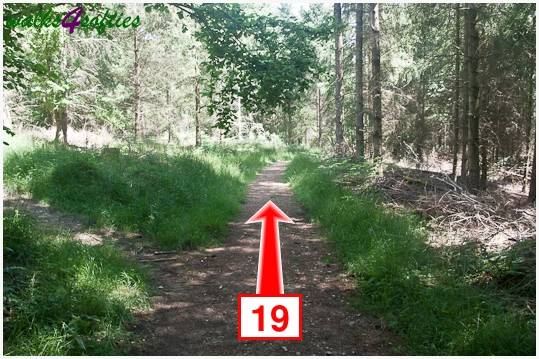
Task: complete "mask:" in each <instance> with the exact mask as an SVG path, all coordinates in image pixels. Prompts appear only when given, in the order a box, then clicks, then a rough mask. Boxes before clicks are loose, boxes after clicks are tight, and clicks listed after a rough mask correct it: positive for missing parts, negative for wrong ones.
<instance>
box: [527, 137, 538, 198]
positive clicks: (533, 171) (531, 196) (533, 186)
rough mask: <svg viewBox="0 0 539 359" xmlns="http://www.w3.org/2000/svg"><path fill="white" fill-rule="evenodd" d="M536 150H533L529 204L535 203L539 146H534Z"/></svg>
mask: <svg viewBox="0 0 539 359" xmlns="http://www.w3.org/2000/svg"><path fill="white" fill-rule="evenodd" d="M533 147H534V149H533V165H532V178H531V181H530V193H529V195H528V202H530V203H533V202H535V174H536V172H535V165H536V162H537V158H536V155H537V148H536V147H537V146H536V145H535V146H533Z"/></svg>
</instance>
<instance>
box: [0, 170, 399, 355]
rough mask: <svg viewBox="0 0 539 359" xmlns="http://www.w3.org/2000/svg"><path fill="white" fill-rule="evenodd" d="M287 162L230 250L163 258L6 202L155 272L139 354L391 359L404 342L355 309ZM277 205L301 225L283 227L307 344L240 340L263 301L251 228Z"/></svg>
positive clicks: (256, 229)
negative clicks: (249, 314) (245, 299)
mask: <svg viewBox="0 0 539 359" xmlns="http://www.w3.org/2000/svg"><path fill="white" fill-rule="evenodd" d="M285 168H286V162H278V163H275V164H273V165H271V166H269V167H267V168H266V169H265V170H264V171H263V172H262V173H260V174H259V176H258V177H257V179H256V181H255V182H253V183H251V185H250V186H249V190H248V193H247V197H246V200H245V203H244V205H243V209H242V211H241V213H240V215H239V216H238V218H236V221H235V222H232V223H231V224H230V230H229V234H228V236H227V238H226V239H225V241H224V245H223V247H217V248H210V249H204V250H200V251H189V252H181V253H179V254H178V253H176V252H160V251H159V250H158V249H156V248H154V246H153V245H152V244H151V243H149V242H148V241H145V240H144V239H143V238H142V236H140V235H139V234H137V233H121V232H117V231H113V230H106V229H105V230H95V229H91V228H89V227H88V225H87V224H85V222H86V223H87V222H88V221H87V220H85V219H84V218H82V217H75V216H70V215H66V214H62V213H60V212H58V211H56V210H54V209H52V208H50V207H49V206H47V205H46V204H40V203H36V202H35V201H33V200H31V199H29V198H24V197H19V196H6V197H5V198H4V208H5V209H7V208H22V209H24V210H25V211H28V212H30V213H31V214H33V215H34V216H35V217H36V218H37V219H38V220H39V221H40V222H42V223H43V224H45V225H49V226H52V227H60V228H63V229H65V230H67V231H69V232H71V233H72V234H73V238H74V239H75V240H79V241H81V242H83V243H85V244H88V245H100V244H101V243H103V242H113V243H116V244H118V245H119V246H120V247H121V248H122V249H123V250H124V251H125V252H126V253H127V254H128V255H130V256H132V257H135V258H137V259H138V260H139V261H140V262H142V263H144V265H147V266H149V269H150V273H151V277H152V285H153V286H154V287H155V291H154V293H155V295H154V297H153V298H152V305H151V309H149V310H147V311H144V312H140V313H137V314H136V320H135V323H133V324H131V327H130V329H131V330H132V331H133V332H135V334H136V335H135V339H134V340H133V342H132V343H131V346H130V348H131V349H130V354H132V355H313V354H316V355H391V354H400V353H399V352H397V350H398V349H396V348H397V347H398V345H397V343H398V340H397V339H396V338H395V336H393V335H391V334H390V333H388V331H387V330H385V329H384V324H383V322H382V321H380V320H378V319H375V318H373V317H371V316H368V315H365V314H362V313H358V312H357V310H355V309H353V308H351V307H350V306H349V305H348V302H349V300H350V299H351V297H352V296H353V295H354V293H357V288H356V285H355V280H354V279H353V278H351V277H349V276H348V275H346V274H345V273H344V270H343V268H342V267H340V266H339V265H338V264H336V261H335V256H334V254H333V253H332V251H331V250H330V248H329V247H328V245H327V243H326V242H325V241H324V240H323V239H322V236H321V233H320V230H319V229H318V228H317V226H316V225H314V224H312V223H309V221H308V220H307V219H306V215H305V213H304V211H303V209H302V207H301V206H300V205H299V204H298V203H297V202H296V201H295V199H294V198H293V194H292V191H291V189H290V188H289V186H288V185H287V184H286V183H285V181H284V180H283V173H284V170H285ZM268 200H272V201H273V202H274V203H275V204H277V205H278V206H279V207H280V208H281V209H282V210H283V211H284V212H285V213H286V214H287V215H288V216H289V217H290V218H291V219H292V220H293V221H294V224H284V223H281V224H280V234H281V254H282V262H283V275H284V285H285V293H301V294H303V341H301V342H297V341H249V342H239V341H238V340H237V339H236V338H237V313H236V308H237V295H238V293H255V288H256V274H257V265H258V249H259V239H260V223H257V224H249V225H247V224H244V223H245V221H246V220H247V219H248V218H249V217H250V216H251V215H252V214H254V213H255V212H256V211H257V210H258V209H259V208H260V207H261V206H262V205H263V204H265V203H266V202H267V201H268Z"/></svg>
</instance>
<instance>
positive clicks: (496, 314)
mask: <svg viewBox="0 0 539 359" xmlns="http://www.w3.org/2000/svg"><path fill="white" fill-rule="evenodd" d="M338 167H339V166H338V165H335V164H333V165H332V164H329V163H327V162H326V163H322V162H321V161H319V160H318V159H316V158H314V157H311V156H309V155H298V156H297V157H296V158H295V159H294V160H293V161H292V163H291V165H290V166H289V168H288V171H287V176H288V178H289V181H290V183H291V184H292V187H293V189H294V191H295V193H296V195H297V196H298V198H299V199H300V201H301V202H302V203H303V204H304V205H305V206H306V207H307V208H308V210H309V212H310V214H311V215H312V217H313V218H314V219H316V220H317V221H318V222H319V223H320V224H321V226H322V228H323V229H324V230H325V232H326V233H327V237H328V239H329V240H330V241H331V243H333V245H334V246H335V248H336V251H337V253H338V254H339V257H340V258H341V260H342V261H343V263H344V264H345V265H346V266H347V268H348V270H349V271H350V272H351V273H353V274H354V275H355V276H356V278H357V280H358V282H359V291H360V295H358V299H357V303H356V304H357V305H358V306H359V307H360V308H362V309H366V310H370V311H372V312H374V313H377V314H378V315H380V316H381V317H383V318H384V319H385V321H386V322H387V324H388V325H389V327H390V328H391V329H393V330H394V331H396V332H397V333H399V334H400V335H402V336H403V338H404V340H405V344H406V346H407V350H408V351H409V352H410V353H412V354H423V355H425V354H428V355H436V354H438V355H457V354H458V355H534V354H535V312H534V311H533V313H532V312H531V311H530V310H529V309H527V308H526V305H523V304H522V303H523V297H526V296H531V297H532V298H528V299H531V300H530V301H529V302H531V303H534V299H533V298H535V267H533V268H531V269H528V272H529V273H527V274H526V278H520V279H519V281H518V283H520V284H522V283H524V285H523V286H520V287H518V286H517V285H516V284H518V283H517V282H515V283H516V284H515V285H513V286H510V288H503V287H500V286H499V285H494V284H492V283H495V282H496V281H491V282H489V284H482V282H481V280H480V279H481V277H483V274H485V273H489V275H492V276H497V277H498V278H503V277H504V276H506V275H508V274H510V273H511V271H512V268H514V264H515V258H517V257H518V256H515V255H514V254H515V253H513V252H512V251H509V252H506V253H502V254H500V255H498V258H497V259H496V258H485V257H482V256H481V255H480V254H478V253H477V252H476V251H474V250H473V249H472V248H468V249H466V248H464V249H463V248H460V249H445V250H443V251H440V250H436V249H433V248H431V247H429V246H428V245H427V244H426V242H425V240H426V236H427V229H426V228H425V226H424V224H423V223H422V221H421V220H420V219H419V218H417V217H415V216H414V215H412V214H407V213H404V214H403V213H395V212H393V211H389V210H386V209H384V208H383V207H382V206H380V205H379V203H378V201H379V200H378V197H377V195H376V194H375V193H372V192H370V191H368V190H367V191H364V193H362V194H353V193H351V192H350V191H348V190H345V189H343V188H341V187H339V186H338V185H337V184H335V182H334V178H335V173H336V172H337V171H339V168H338ZM355 170H357V171H358V173H363V174H364V175H365V176H368V173H369V169H368V168H367V166H366V167H361V166H356V168H355ZM532 245H533V246H535V243H533V244H532ZM498 283H499V282H498ZM520 284H519V285H520ZM517 287H518V288H519V289H518V291H517V292H516V293H515V292H514V291H512V290H511V289H515V288H517ZM524 299H525V298H524Z"/></svg>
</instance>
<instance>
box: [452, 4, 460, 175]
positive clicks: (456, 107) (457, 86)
mask: <svg viewBox="0 0 539 359" xmlns="http://www.w3.org/2000/svg"><path fill="white" fill-rule="evenodd" d="M453 102H454V103H453V106H454V109H453V171H452V174H453V178H454V179H456V178H457V163H458V152H459V131H460V128H459V127H460V126H459V104H460V4H455V96H454V98H453Z"/></svg>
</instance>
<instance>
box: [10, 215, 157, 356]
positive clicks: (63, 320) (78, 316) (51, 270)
mask: <svg viewBox="0 0 539 359" xmlns="http://www.w3.org/2000/svg"><path fill="white" fill-rule="evenodd" d="M3 225H4V232H3V233H4V241H3V250H4V282H3V284H4V354H7V355H81V354H86V355H105V354H117V353H118V350H119V349H118V348H119V347H120V346H121V344H122V343H124V342H125V341H126V340H127V339H128V338H129V334H128V333H127V332H126V331H125V329H124V323H125V322H126V321H128V320H129V319H130V318H131V312H132V311H133V310H135V309H137V308H143V307H145V306H146V305H147V303H148V296H147V290H146V286H145V280H146V279H145V275H144V273H143V272H141V271H140V270H139V269H137V266H136V265H135V263H132V262H130V261H129V260H127V259H126V258H124V257H123V256H122V255H121V254H120V253H118V251H117V250H116V249H115V248H113V247H112V246H110V245H102V246H95V247H91V246H87V245H83V244H81V243H79V242H76V241H73V240H72V239H71V238H70V236H69V235H68V234H66V233H62V232H58V231H53V230H50V229H43V228H39V227H38V226H37V225H36V223H35V222H34V220H33V219H32V218H30V217H28V216H27V215H24V214H22V213H19V212H18V211H8V212H5V213H4V220H3Z"/></svg>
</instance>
